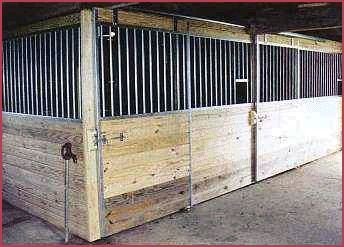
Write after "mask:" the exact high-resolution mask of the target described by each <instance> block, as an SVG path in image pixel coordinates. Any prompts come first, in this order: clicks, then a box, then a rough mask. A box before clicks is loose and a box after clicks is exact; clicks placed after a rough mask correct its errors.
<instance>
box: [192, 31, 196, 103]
mask: <svg viewBox="0 0 344 247" xmlns="http://www.w3.org/2000/svg"><path fill="white" fill-rule="evenodd" d="M193 84H194V107H195V108H196V107H197V89H196V84H197V81H196V37H194V38H193Z"/></svg>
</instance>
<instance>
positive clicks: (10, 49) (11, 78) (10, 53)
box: [9, 41, 13, 112]
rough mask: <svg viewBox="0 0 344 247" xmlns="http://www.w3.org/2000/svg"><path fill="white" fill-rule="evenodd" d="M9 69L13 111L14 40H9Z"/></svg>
mask: <svg viewBox="0 0 344 247" xmlns="http://www.w3.org/2000/svg"><path fill="white" fill-rule="evenodd" d="M9 46H10V48H9V60H10V61H9V67H10V68H9V71H10V73H9V74H10V79H9V86H10V98H9V100H10V101H9V104H10V105H11V112H13V77H12V42H11V41H9Z"/></svg>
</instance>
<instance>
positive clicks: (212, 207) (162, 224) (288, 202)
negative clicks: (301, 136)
mask: <svg viewBox="0 0 344 247" xmlns="http://www.w3.org/2000/svg"><path fill="white" fill-rule="evenodd" d="M341 156H342V154H341V152H338V153H335V154H332V155H330V156H327V157H325V158H322V159H320V160H317V161H315V162H312V163H309V164H307V165H305V166H303V167H301V168H298V169H294V170H291V171H289V172H285V173H283V174H281V175H279V176H275V177H273V178H270V179H267V180H265V181H262V182H260V183H258V184H255V185H251V186H248V187H245V188H242V189H239V190H237V191H234V192H231V193H229V194H226V195H223V196H221V197H218V198H215V199H213V200H210V201H207V202H204V203H201V204H199V205H196V206H195V207H194V208H193V209H192V210H191V212H179V213H176V214H173V215H170V216H167V217H164V218H162V219H159V220H155V221H153V222H151V223H148V224H145V225H142V226H139V227H136V228H133V229H130V230H127V231H124V232H121V233H119V234H115V235H113V236H110V237H108V238H105V239H102V240H99V241H96V242H95V243H96V244H98V243H99V244H100V243H101V244H106V243H125V244H128V243H129V244H154V243H155V244H340V243H341V239H342V159H341ZM2 227H3V242H4V243H61V242H62V241H63V232H62V231H60V230H58V229H56V228H55V227H54V226H52V225H50V224H49V223H46V222H44V221H43V220H40V219H38V218H36V217H34V216H32V215H29V214H27V213H25V212H24V211H22V210H19V209H17V208H14V207H12V206H11V205H9V204H7V203H5V202H4V203H3V222H2ZM70 243H72V244H82V243H87V242H85V241H83V240H81V239H79V238H77V237H75V236H73V237H72V239H71V241H70Z"/></svg>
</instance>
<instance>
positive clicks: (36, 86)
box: [35, 35, 38, 115]
mask: <svg viewBox="0 0 344 247" xmlns="http://www.w3.org/2000/svg"><path fill="white" fill-rule="evenodd" d="M37 80H38V79H37V35H35V99H36V114H37V115H38V81H37Z"/></svg>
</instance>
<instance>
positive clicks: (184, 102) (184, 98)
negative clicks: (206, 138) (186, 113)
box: [182, 35, 186, 109]
mask: <svg viewBox="0 0 344 247" xmlns="http://www.w3.org/2000/svg"><path fill="white" fill-rule="evenodd" d="M182 42H183V106H184V109H186V93H185V92H186V91H185V89H186V86H185V81H186V75H185V72H186V70H185V58H186V57H185V36H184V35H183V39H182Z"/></svg>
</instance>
